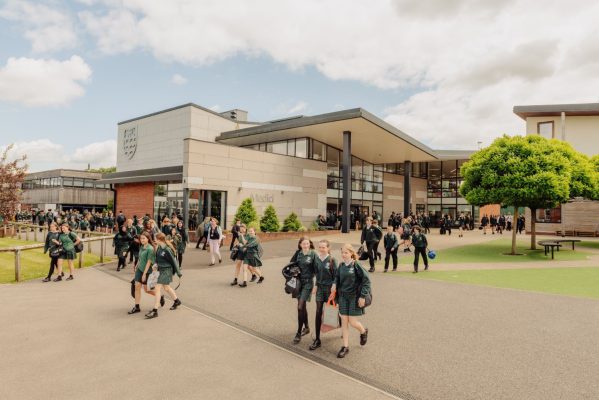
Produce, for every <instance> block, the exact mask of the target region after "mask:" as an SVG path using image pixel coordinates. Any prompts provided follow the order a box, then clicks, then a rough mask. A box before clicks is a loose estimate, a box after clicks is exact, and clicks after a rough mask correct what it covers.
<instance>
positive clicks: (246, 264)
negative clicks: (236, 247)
mask: <svg viewBox="0 0 599 400" xmlns="http://www.w3.org/2000/svg"><path fill="white" fill-rule="evenodd" d="M241 248H242V249H243V252H244V253H245V255H244V258H243V283H242V284H240V285H239V286H241V287H246V286H247V281H246V276H247V270H248V269H249V270H250V272H251V273H252V282H253V281H254V279H255V278H254V277H255V276H259V277H260V279H258V282H257V283H262V282H264V276H263V275H262V270H261V269H260V267H262V260H261V259H260V258H261V257H262V246H261V245H260V241H259V240H258V238H257V237H256V230H255V229H254V228H250V229H249V230H248V234H247V236H246V241H245V244H244V245H243V246H242V247H241Z"/></svg>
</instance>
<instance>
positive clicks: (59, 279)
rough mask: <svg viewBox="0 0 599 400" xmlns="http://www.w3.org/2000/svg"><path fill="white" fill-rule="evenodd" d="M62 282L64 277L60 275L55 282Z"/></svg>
mask: <svg viewBox="0 0 599 400" xmlns="http://www.w3.org/2000/svg"><path fill="white" fill-rule="evenodd" d="M60 281H62V275H58V276H57V277H56V278H55V279H54V281H53V282H60Z"/></svg>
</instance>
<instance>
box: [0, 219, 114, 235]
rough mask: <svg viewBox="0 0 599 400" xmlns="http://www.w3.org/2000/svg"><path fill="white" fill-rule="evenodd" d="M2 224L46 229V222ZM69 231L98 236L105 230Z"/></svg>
mask: <svg viewBox="0 0 599 400" xmlns="http://www.w3.org/2000/svg"><path fill="white" fill-rule="evenodd" d="M4 225H8V226H11V225H14V226H17V227H20V228H21V227H22V228H32V229H38V230H39V229H43V230H48V224H46V223H44V224H43V225H37V224H30V223H26V222H5V223H4ZM71 232H76V233H82V234H86V235H90V236H99V235H105V234H106V232H97V231H82V230H81V229H73V230H72V231H71Z"/></svg>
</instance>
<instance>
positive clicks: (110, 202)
mask: <svg viewBox="0 0 599 400" xmlns="http://www.w3.org/2000/svg"><path fill="white" fill-rule="evenodd" d="M106 210H108V211H114V200H113V199H109V200H108V202H107V203H106Z"/></svg>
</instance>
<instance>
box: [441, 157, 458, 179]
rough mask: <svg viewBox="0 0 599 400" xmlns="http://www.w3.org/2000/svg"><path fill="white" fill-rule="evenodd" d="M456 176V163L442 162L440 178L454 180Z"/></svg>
mask: <svg viewBox="0 0 599 400" xmlns="http://www.w3.org/2000/svg"><path fill="white" fill-rule="evenodd" d="M456 176H457V166H456V161H443V169H442V178H455V177H456Z"/></svg>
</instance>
